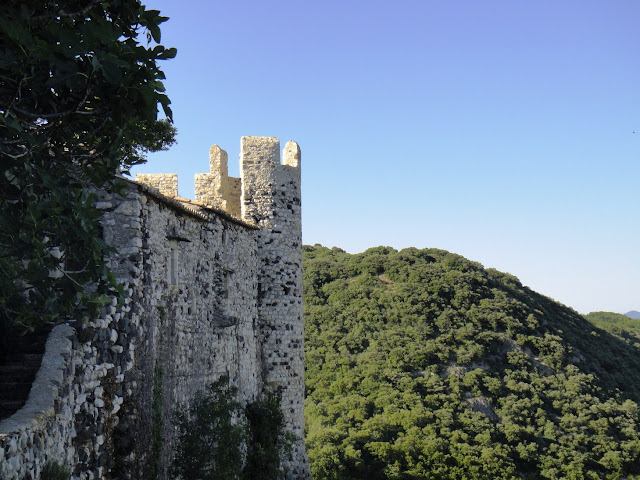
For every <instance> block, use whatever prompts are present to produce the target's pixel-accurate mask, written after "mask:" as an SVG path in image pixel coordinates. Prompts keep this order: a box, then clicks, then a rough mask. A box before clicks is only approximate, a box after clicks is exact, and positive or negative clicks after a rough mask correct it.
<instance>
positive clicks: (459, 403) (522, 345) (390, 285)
mask: <svg viewBox="0 0 640 480" xmlns="http://www.w3.org/2000/svg"><path fill="white" fill-rule="evenodd" d="M304 293H305V327H306V334H305V340H306V360H305V362H306V389H307V391H306V407H305V416H306V425H307V426H306V429H307V431H306V442H307V449H308V454H309V459H310V462H311V468H312V472H313V475H314V478H315V479H316V480H322V479H336V480H337V479H342V480H346V479H368V480H375V479H511V478H530V479H538V478H548V479H561V478H562V479H600V478H602V479H605V478H606V479H615V478H640V423H639V422H640V418H639V411H638V405H637V402H638V401H639V400H640V355H639V353H640V352H639V351H638V349H637V346H636V345H637V344H636V343H634V342H631V341H625V340H623V339H621V338H618V337H616V336H614V335H612V334H611V333H610V332H608V331H607V330H605V329H603V328H599V327H598V326H595V325H593V324H591V323H589V322H588V321H587V320H586V319H585V318H583V317H582V316H580V315H579V314H578V313H576V312H575V311H573V310H571V309H570V308H567V307H565V306H563V305H560V304H558V303H556V302H554V301H553V300H550V299H549V298H546V297H544V296H542V295H539V294H537V293H535V292H533V291H531V290H530V289H528V288H526V287H523V286H522V285H521V283H520V282H519V281H518V279H517V278H515V277H514V276H512V275H509V274H505V273H501V272H498V271H496V270H493V269H484V268H483V267H482V265H480V264H478V263H475V262H471V261H469V260H466V259H465V258H463V257H461V256H459V255H455V254H452V253H448V252H446V251H442V250H436V249H425V250H418V249H414V248H409V249H405V250H401V251H396V250H394V249H391V248H386V247H378V248H373V249H370V250H367V251H366V252H364V253H362V254H358V255H350V254H347V253H345V252H343V251H342V250H340V249H335V248H334V249H332V250H331V249H328V248H325V247H321V246H315V247H305V248H304Z"/></svg>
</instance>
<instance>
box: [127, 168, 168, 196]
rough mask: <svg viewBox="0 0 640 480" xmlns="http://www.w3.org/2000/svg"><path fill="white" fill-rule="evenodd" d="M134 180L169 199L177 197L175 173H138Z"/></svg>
mask: <svg viewBox="0 0 640 480" xmlns="http://www.w3.org/2000/svg"><path fill="white" fill-rule="evenodd" d="M136 180H137V181H138V182H140V183H144V184H145V185H148V186H150V187H153V188H157V189H158V190H159V191H160V193H162V194H163V195H167V196H169V197H177V196H178V174H177V173H138V174H137V175H136Z"/></svg>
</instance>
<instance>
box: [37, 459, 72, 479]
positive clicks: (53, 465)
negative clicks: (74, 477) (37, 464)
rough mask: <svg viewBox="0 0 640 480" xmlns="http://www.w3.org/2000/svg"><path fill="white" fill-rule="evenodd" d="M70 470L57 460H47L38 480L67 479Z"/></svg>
mask: <svg viewBox="0 0 640 480" xmlns="http://www.w3.org/2000/svg"><path fill="white" fill-rule="evenodd" d="M70 476H71V472H70V471H69V469H67V468H65V467H63V466H62V465H60V464H59V463H58V462H55V461H51V460H49V461H48V462H47V463H46V464H45V465H44V467H43V469H42V473H41V474H40V480H69V477H70Z"/></svg>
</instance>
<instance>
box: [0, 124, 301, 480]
mask: <svg viewBox="0 0 640 480" xmlns="http://www.w3.org/2000/svg"><path fill="white" fill-rule="evenodd" d="M240 170H241V178H232V177H229V175H228V169H227V154H226V152H225V151H224V150H222V149H220V148H219V147H218V146H216V145H214V146H213V147H211V151H210V171H209V173H203V174H198V175H196V179H195V181H196V198H195V200H193V201H191V200H187V199H183V198H181V197H179V196H178V188H177V175H175V174H153V175H150V174H145V175H138V176H137V177H136V180H137V181H135V182H133V181H130V180H126V181H123V182H124V183H125V186H126V188H125V189H124V190H125V191H124V192H123V194H122V195H119V194H112V195H106V194H102V195H101V198H100V200H99V201H98V202H97V204H96V207H97V208H98V209H100V210H101V211H102V214H103V217H102V225H103V235H104V240H105V241H106V242H107V243H108V244H110V245H112V246H114V247H115V248H116V250H117V252H116V253H114V254H113V256H112V258H111V269H112V270H113V271H114V273H115V274H116V278H117V280H118V282H119V283H120V284H121V285H122V287H123V289H124V292H125V301H124V302H118V300H117V298H113V299H112V301H111V303H110V304H109V305H107V306H106V307H105V308H104V309H103V312H102V315H101V316H100V318H98V319H95V320H94V321H91V322H89V323H88V324H87V325H80V324H79V322H74V321H70V322H67V323H65V324H62V325H59V326H57V327H55V328H54V330H53V331H52V332H51V334H50V336H49V339H48V341H47V346H46V353H45V356H44V360H43V363H42V366H41V368H40V371H39V372H38V375H37V377H36V381H35V382H34V384H33V387H32V389H31V393H30V394H29V399H28V401H27V403H26V405H25V406H24V407H23V408H22V409H21V410H19V411H18V412H17V413H15V414H14V415H13V416H11V417H9V418H7V419H5V420H3V421H2V422H0V478H2V479H5V480H13V479H30V478H39V476H40V473H41V472H42V469H43V466H44V465H45V464H46V463H47V462H51V461H54V462H56V463H58V464H60V465H63V466H66V467H67V468H69V469H71V470H72V477H71V478H73V479H102V478H123V479H124V478H131V479H142V478H151V476H150V473H149V472H150V471H152V470H153V471H154V472H155V474H156V477H157V478H169V477H168V467H169V465H170V461H171V455H172V453H171V452H172V448H173V446H174V445H175V429H174V428H173V425H172V421H171V420H172V416H173V412H174V410H175V408H176V406H177V405H178V404H184V403H188V402H189V400H190V399H192V398H193V396H194V394H195V393H196V392H197V391H199V390H203V389H204V388H205V387H206V386H207V385H209V384H210V383H212V382H213V381H215V380H216V379H218V378H219V377H220V376H222V375H228V376H229V379H230V382H231V383H232V384H233V385H234V386H236V387H237V389H238V396H239V399H240V401H242V402H250V401H253V400H255V399H257V398H258V397H259V395H261V393H262V392H263V391H265V390H266V391H272V392H278V393H279V394H280V395H281V398H282V410H283V412H284V414H285V418H286V422H287V428H288V430H289V431H291V432H292V433H293V434H294V435H295V436H296V437H297V441H296V443H295V444H294V448H293V452H292V455H291V457H290V458H288V459H286V461H285V467H286V469H287V470H288V472H289V474H290V478H294V479H308V478H310V473H309V466H308V461H307V458H306V452H305V448H304V431H303V422H304V420H303V408H304V371H303V355H304V348H303V321H302V243H301V242H302V236H301V210H300V205H301V203H300V148H299V147H298V145H297V144H296V143H295V142H288V143H287V144H286V146H285V148H284V152H283V162H282V163H281V162H280V144H279V141H278V139H276V138H272V137H243V138H242V141H241V153H240Z"/></svg>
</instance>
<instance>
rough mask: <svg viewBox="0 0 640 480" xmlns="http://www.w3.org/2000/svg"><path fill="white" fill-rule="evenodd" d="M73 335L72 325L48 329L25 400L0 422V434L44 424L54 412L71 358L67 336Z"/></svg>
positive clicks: (71, 344) (0, 435)
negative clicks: (38, 363) (49, 331)
mask: <svg viewBox="0 0 640 480" xmlns="http://www.w3.org/2000/svg"><path fill="white" fill-rule="evenodd" d="M73 335H75V329H74V328H73V327H70V326H69V325H65V324H63V325H58V326H56V327H54V328H53V330H51V333H50V334H49V337H48V338H47V343H46V345H45V352H44V356H43V357H42V364H41V365H40V369H39V370H38V373H37V374H36V379H35V381H34V382H33V385H32V386H31V391H30V392H29V397H28V398H27V403H25V405H24V406H23V407H22V408H21V409H20V410H18V411H17V412H16V413H14V414H13V415H12V416H10V417H9V418H6V419H4V420H2V422H0V438H2V437H4V436H7V435H10V434H12V433H15V432H17V431H21V430H26V429H29V428H33V427H35V426H37V425H38V424H44V423H45V422H46V419H47V418H50V417H53V416H54V415H55V411H54V402H55V399H56V398H58V396H59V395H60V392H59V388H60V387H62V385H63V384H64V375H65V371H66V370H67V368H68V366H69V363H70V362H71V350H72V347H73V342H72V341H71V338H70V337H72V336H73Z"/></svg>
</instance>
